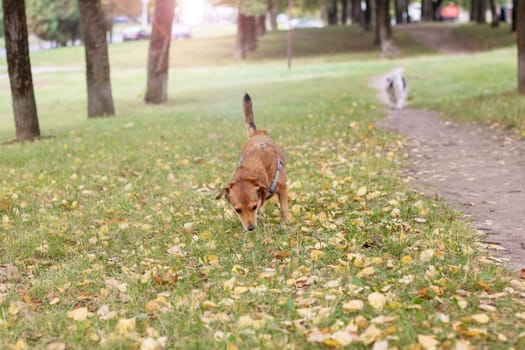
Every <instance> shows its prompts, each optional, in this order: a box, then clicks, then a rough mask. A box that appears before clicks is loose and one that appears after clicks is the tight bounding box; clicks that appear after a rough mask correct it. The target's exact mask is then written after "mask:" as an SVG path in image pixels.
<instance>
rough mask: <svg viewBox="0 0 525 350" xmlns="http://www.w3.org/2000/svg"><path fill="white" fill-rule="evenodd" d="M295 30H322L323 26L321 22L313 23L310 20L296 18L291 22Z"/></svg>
mask: <svg viewBox="0 0 525 350" xmlns="http://www.w3.org/2000/svg"><path fill="white" fill-rule="evenodd" d="M290 25H291V27H292V28H293V29H298V28H322V27H323V25H322V24H321V23H319V22H316V21H313V20H311V19H309V18H294V19H292V20H291V21H290Z"/></svg>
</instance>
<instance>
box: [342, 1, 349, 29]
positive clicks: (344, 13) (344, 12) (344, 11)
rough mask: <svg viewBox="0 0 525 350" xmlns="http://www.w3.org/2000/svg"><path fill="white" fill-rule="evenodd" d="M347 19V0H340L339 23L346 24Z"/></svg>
mask: <svg viewBox="0 0 525 350" xmlns="http://www.w3.org/2000/svg"><path fill="white" fill-rule="evenodd" d="M347 20H348V0H341V24H342V25H346V22H347Z"/></svg>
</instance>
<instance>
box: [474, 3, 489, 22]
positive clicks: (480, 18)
mask: <svg viewBox="0 0 525 350" xmlns="http://www.w3.org/2000/svg"><path fill="white" fill-rule="evenodd" d="M477 2H478V8H477V10H478V11H477V13H476V23H478V24H485V23H487V19H486V16H485V14H486V12H487V0H477Z"/></svg>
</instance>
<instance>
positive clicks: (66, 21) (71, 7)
mask: <svg viewBox="0 0 525 350" xmlns="http://www.w3.org/2000/svg"><path fill="white" fill-rule="evenodd" d="M27 22H28V30H29V32H30V33H33V34H35V35H36V36H38V37H39V38H40V39H43V40H48V41H53V42H55V43H57V45H59V46H66V45H67V43H68V41H69V40H72V41H74V40H76V39H78V38H79V35H80V19H79V14H78V9H77V3H76V1H75V0H29V1H28V2H27Z"/></svg>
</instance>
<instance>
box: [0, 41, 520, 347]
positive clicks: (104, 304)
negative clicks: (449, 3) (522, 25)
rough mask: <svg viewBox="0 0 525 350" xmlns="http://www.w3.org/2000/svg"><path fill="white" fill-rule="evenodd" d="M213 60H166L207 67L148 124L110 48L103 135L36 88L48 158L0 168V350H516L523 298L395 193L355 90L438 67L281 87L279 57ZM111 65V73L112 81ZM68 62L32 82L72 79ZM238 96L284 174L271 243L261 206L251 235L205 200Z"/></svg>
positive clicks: (78, 103)
mask: <svg viewBox="0 0 525 350" xmlns="http://www.w3.org/2000/svg"><path fill="white" fill-rule="evenodd" d="M215 40H217V41H216V42H215V41H214V40H212V39H210V41H205V40H203V41H195V42H192V44H191V45H195V47H194V49H192V50H188V51H184V52H186V53H189V52H194V53H195V52H208V56H207V57H204V58H203V57H196V56H195V57H193V56H188V57H186V58H185V59H183V58H180V59H181V60H182V61H187V60H190V59H191V60H193V61H194V64H193V65H194V67H187V66H186V67H182V66H180V67H179V66H176V65H175V67H176V68H175V69H173V70H172V71H171V73H170V74H171V75H170V81H169V102H168V103H167V104H164V105H161V106H149V105H145V104H144V103H143V102H142V93H143V89H144V85H145V72H144V71H143V69H136V68H139V67H143V66H140V62H143V59H144V58H143V57H144V56H145V53H144V50H145V48H146V47H145V46H144V45H143V43H133V44H130V45H129V46H127V48H126V50H128V51H127V55H128V57H129V61H130V62H129V63H128V64H124V65H123V66H120V65H115V63H114V62H116V61H113V63H114V65H113V66H112V83H113V93H114V97H115V102H116V108H117V113H118V115H117V117H115V118H102V119H95V120H88V119H87V118H86V117H85V113H86V105H85V83H84V75H83V73H82V72H69V73H42V74H37V75H35V85H36V91H37V102H38V106H39V113H40V114H39V116H40V121H41V126H42V130H43V132H44V134H45V135H53V136H54V138H48V139H43V140H40V141H37V142H33V143H26V144H13V145H5V146H2V147H1V149H0V157H1V161H0V174H2V176H1V177H0V219H1V221H0V348H9V347H10V346H14V345H15V344H17V342H18V345H19V346H20V345H21V344H25V345H26V347H27V348H36V349H44V348H46V346H47V345H48V344H50V343H59V344H62V343H63V344H66V345H67V347H68V348H71V349H83V348H97V349H98V348H100V349H115V348H123V349H127V348H140V347H141V346H144V348H146V344H147V342H159V343H163V342H165V344H166V347H167V348H183V349H209V348H228V349H235V348H239V349H252V348H279V349H281V348H285V347H296V348H326V347H327V346H328V345H330V344H332V346H334V345H337V343H335V342H336V341H339V342H342V341H343V340H342V339H341V338H340V337H339V336H340V334H341V333H337V332H338V331H341V330H344V329H345V328H346V329H348V330H351V332H350V333H347V334H348V335H347V336H351V334H352V335H354V336H355V337H356V341H355V342H353V343H352V345H351V347H352V348H363V349H364V348H369V347H371V346H372V344H374V343H375V342H378V341H388V343H389V345H390V346H391V347H394V346H395V347H397V348H399V349H405V348H410V346H416V344H418V343H424V342H425V341H424V340H425V338H422V337H421V336H432V337H433V339H435V340H436V341H437V342H438V344H439V347H443V348H447V347H448V348H454V346H455V345H456V343H460V342H469V343H471V344H472V345H473V346H475V347H479V348H483V347H487V348H490V349H508V348H510V347H512V346H514V348H516V349H518V348H520V347H521V346H522V345H523V342H524V341H525V338H524V337H523V332H525V320H523V316H525V315H523V314H519V313H522V312H523V300H522V299H521V298H520V293H523V292H524V291H525V285H524V283H523V282H522V281H520V280H517V279H516V278H517V277H516V276H515V274H512V273H510V272H508V271H506V270H504V269H502V268H501V267H499V266H496V265H494V264H492V263H490V261H489V260H487V258H486V251H485V250H484V249H483V248H481V246H480V245H479V243H478V239H479V237H478V236H477V235H476V232H473V231H472V230H470V229H469V228H467V227H465V225H463V224H461V223H460V222H459V220H458V217H457V216H456V214H454V213H453V212H452V211H450V210H449V209H447V208H446V207H445V206H444V205H443V203H440V202H437V201H433V200H431V199H429V198H425V197H422V196H420V195H419V194H418V193H417V192H415V191H414V190H413V189H411V187H410V184H409V182H408V180H407V179H405V178H403V176H402V175H401V173H400V171H399V168H398V167H399V164H402V163H403V162H404V161H405V159H404V156H403V151H402V150H401V147H402V140H400V139H399V138H396V137H394V136H392V135H389V134H386V133H384V132H382V131H380V130H378V129H376V128H375V127H374V126H373V123H374V122H375V121H377V120H379V119H380V118H382V116H383V108H382V106H380V105H379V102H378V101H377V98H376V92H375V91H373V90H372V88H371V87H369V85H368V78H369V77H370V76H371V75H375V74H380V73H383V72H385V71H388V70H389V69H391V68H392V67H394V66H397V65H405V64H406V65H408V64H410V66H409V67H410V68H408V72H409V74H414V73H412V72H417V69H421V68H420V67H422V66H423V64H424V62H425V61H426V62H429V64H430V65H431V67H432V65H437V66H438V68H439V65H440V64H443V65H445V64H446V61H445V62H443V63H440V62H439V60H438V59H435V58H433V57H425V58H421V59H418V58H411V59H409V58H405V59H400V60H393V61H383V60H379V59H377V57H378V56H379V55H378V53H377V52H376V51H370V52H368V53H366V54H365V56H361V54H356V55H354V54H348V53H338V51H337V50H336V49H333V50H334V51H332V54H331V55H322V54H311V55H309V54H306V53H305V54H304V55H305V57H303V58H301V59H297V60H296V61H295V64H294V68H293V69H292V70H291V71H289V70H287V69H286V67H285V62H284V61H283V60H282V59H281V58H278V57H277V52H278V51H279V50H275V53H270V52H269V53H268V54H265V52H266V51H265V50H269V51H271V47H273V45H278V43H274V44H272V45H270V44H268V43H265V42H261V52H259V53H256V54H254V56H253V57H251V58H250V60H248V62H246V63H242V64H233V62H232V61H231V60H230V61H228V60H229V59H227V58H226V56H225V55H224V56H221V55H223V54H221V52H218V53H217V55H218V56H217V57H215V56H214V53H213V52H214V51H208V49H209V47H210V45H212V44H213V43H215V44H213V45H217V46H221V45H222V44H221V43H223V41H222V40H223V39H221V38H216V39H215ZM265 40H269V41H271V40H272V37H271V36H268V39H265ZM199 43H200V45H202V46H203V47H199ZM188 44H189V43H188ZM318 44H319V43H317V44H315V45H318ZM181 45H182V43H181ZM264 45H268V48H267V49H263V47H265V46H264ZM315 45H314V44H313V43H312V44H311V46H312V47H313V46H315ZM333 45H338V44H336V43H333ZM345 45H350V44H349V43H347V44H345ZM408 45H410V44H408ZM213 47H215V46H213ZM119 49H120V47H118V48H117V47H116V45H115V47H112V53H111V54H112V60H117V61H118V60H121V61H122V62H124V57H125V56H124V50H123V51H122V52H121V53H120V54H121V56H119V54H118V52H116V50H119ZM310 49H312V48H310ZM69 50H70V51H69ZM76 50H77V48H72V49H64V50H53V51H50V52H45V53H44V52H43V53H39V54H36V55H35V56H34V62H40V64H44V63H45V62H49V64H50V65H52V64H53V63H52V62H53V61H54V62H59V63H56V64H60V65H64V66H75V64H76V62H73V61H74V60H75V55H76V54H77V53H76ZM176 52H177V50H176V49H174V51H173V53H176ZM225 52H226V50H225ZM317 52H319V53H320V52H322V50H321V49H318V51H317ZM181 53H182V52H181ZM503 54H504V55H510V53H507V52H505V51H503ZM53 55H55V56H53ZM255 55H260V58H256V57H255ZM495 56H496V55H490V54H488V55H485V56H479V57H480V58H477V59H479V60H480V61H483V60H487V61H490V60H495V59H496V58H495ZM221 57H222V58H221ZM363 57H368V58H367V60H366V61H361V60H355V58H363ZM372 57H375V58H374V59H372ZM475 57H478V56H475ZM343 58H344V59H343ZM352 58H353V59H352ZM441 59H442V58H441ZM502 59H503V58H502ZM215 61H216V62H218V63H221V64H220V65H219V64H217V65H213V62H215ZM198 62H200V63H198ZM198 64H202V65H201V66H197V65H198ZM412 67H413V68H412ZM436 69H437V68H436ZM440 69H443V68H440ZM412 80H415V79H411V81H412ZM1 84H2V85H1V86H0V90H1V91H2V92H3V93H2V94H0V116H2V119H0V139H3V140H5V139H9V138H11V137H12V135H13V126H12V122H11V120H10V118H5V117H4V116H9V115H10V113H11V112H10V109H9V105H10V103H9V98H8V93H7V92H8V88H7V82H5V81H4V80H2V81H1ZM414 84H416V82H414ZM413 89H414V91H424V86H418V85H415V86H414V87H413ZM246 91H247V92H249V93H251V95H252V97H253V100H254V108H255V119H256V122H257V125H258V126H259V127H260V128H263V129H267V130H269V131H270V134H271V135H272V137H273V138H274V139H275V140H276V141H277V142H278V143H279V144H280V145H281V146H282V147H283V149H284V150H285V152H286V154H287V160H288V162H287V166H288V170H287V171H288V176H289V184H290V192H291V203H290V208H291V213H292V219H291V221H290V223H287V224H281V223H280V222H279V220H278V205H277V204H276V203H275V202H272V203H270V204H269V206H268V207H267V209H266V213H265V215H264V216H263V217H261V218H260V222H259V225H260V226H259V227H258V229H257V230H256V231H255V232H252V233H245V232H242V230H241V227H240V223H239V222H238V219H237V218H236V217H235V216H234V214H233V213H232V211H231V209H230V208H229V207H228V205H227V204H226V203H224V202H222V201H216V200H215V199H214V197H215V195H216V193H217V192H218V191H219V190H220V188H221V186H223V185H224V184H226V183H227V182H228V181H229V179H230V176H231V174H232V173H233V170H234V168H235V166H236V163H237V160H238V154H239V150H240V147H241V145H242V144H243V142H244V141H245V137H246V136H245V134H246V133H245V130H244V126H243V122H242V116H241V115H242V108H241V98H242V95H243V94H244V92H246ZM438 91H439V90H438ZM414 94H415V92H414ZM283 252H284V253H283ZM288 254H289V256H288V257H286V256H287V255H288ZM9 264H11V265H14V266H15V267H16V271H13V267H10V266H11V265H9ZM9 271H10V272H9ZM374 292H375V293H380V294H381V295H383V296H384V297H385V302H384V305H382V308H379V307H378V306H379V305H376V304H375V303H374V301H373V300H372V303H370V302H369V298H372V299H373V298H374V297H377V296H378V294H374ZM351 300H360V301H362V302H363V308H362V309H361V310H354V311H352V310H350V309H349V305H350V304H348V302H349V301H351ZM380 304H381V303H380ZM373 305H375V307H374V306H373ZM74 310H77V311H75V312H76V313H71V312H72V311H74ZM82 311H88V312H89V314H87V315H82V314H81V312H82ZM68 313H69V314H68ZM479 314H483V315H484V316H479ZM75 315H76V317H77V318H78V320H75V319H73V318H74V317H75ZM473 315H475V316H474V318H473V317H472V316H473ZM485 316H487V317H488V318H489V320H490V321H489V322H487V323H485V321H486V320H485ZM476 320H478V321H476ZM323 334H324V335H323ZM330 335H331V338H328V337H330ZM315 337H317V339H318V340H320V341H323V338H325V337H326V339H324V343H325V344H326V345H323V344H322V343H318V342H314V338H315ZM150 338H151V339H150Z"/></svg>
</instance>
